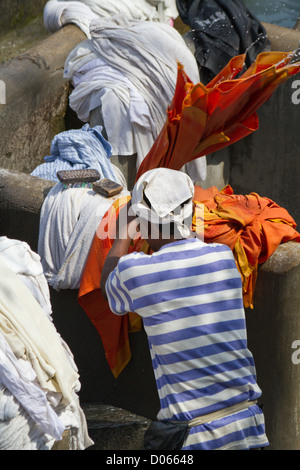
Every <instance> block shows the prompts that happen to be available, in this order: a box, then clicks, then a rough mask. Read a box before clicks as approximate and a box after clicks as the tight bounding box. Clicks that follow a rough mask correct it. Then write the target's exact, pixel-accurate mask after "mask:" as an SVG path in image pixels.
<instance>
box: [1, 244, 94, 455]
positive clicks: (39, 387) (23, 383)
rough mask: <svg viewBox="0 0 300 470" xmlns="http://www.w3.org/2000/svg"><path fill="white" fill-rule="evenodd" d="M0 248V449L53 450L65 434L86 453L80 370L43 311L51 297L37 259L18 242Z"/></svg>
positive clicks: (49, 317) (87, 439)
mask: <svg viewBox="0 0 300 470" xmlns="http://www.w3.org/2000/svg"><path fill="white" fill-rule="evenodd" d="M0 246H1V252H0V269H1V279H0V290H1V302H0V356H1V361H0V362H1V366H0V368H1V374H0V449H1V450H6V449H14V450H50V449H51V448H52V446H53V444H54V443H55V442H56V441H58V440H60V439H61V438H62V435H63V433H64V431H65V430H67V429H69V430H71V429H72V432H71V434H72V437H71V440H70V442H71V444H70V445H71V446H72V448H73V449H74V450H75V449H77V450H79V449H85V448H86V447H89V446H90V445H92V441H91V440H90V438H89V437H88V433H87V425H86V420H85V417H84V414H83V411H82V409H81V407H80V403H79V398H78V392H79V390H80V388H81V384H80V381H79V375H78V370H77V367H76V364H75V362H74V359H73V356H72V353H71V351H70V349H69V348H68V346H67V344H66V343H65V342H64V340H63V339H62V338H61V337H60V335H59V334H58V333H57V331H56V329H55V326H54V324H53V321H52V318H51V314H49V311H47V309H46V310H44V308H43V307H44V306H45V302H44V299H45V298H46V299H48V298H49V297H50V296H49V288H48V286H47V283H46V280H45V279H44V282H41V277H42V275H41V269H42V267H41V263H40V260H39V257H38V255H37V254H36V253H34V252H31V250H30V248H29V247H28V245H27V244H25V243H24V242H20V241H18V240H11V239H8V238H7V237H0ZM27 261H29V265H28V266H27ZM26 273H27V274H28V279H26V275H27V274H26ZM36 280H38V283H36ZM37 285H39V286H42V287H43V290H44V293H43V294H44V295H43V296H40V295H36V294H37V292H38V294H39V293H40V292H39V291H37V289H36V286H37ZM46 289H48V293H47V292H46ZM39 301H41V303H39ZM50 309H51V306H50Z"/></svg>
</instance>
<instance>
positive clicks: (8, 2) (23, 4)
mask: <svg viewBox="0 0 300 470" xmlns="http://www.w3.org/2000/svg"><path fill="white" fill-rule="evenodd" d="M46 3H47V0H0V10H1V16H0V34H4V33H5V32H7V31H10V30H12V29H13V28H15V27H16V26H19V25H24V24H26V23H27V22H28V21H30V20H32V18H35V17H37V16H40V15H41V13H42V12H43V9H44V6H45V5H46Z"/></svg>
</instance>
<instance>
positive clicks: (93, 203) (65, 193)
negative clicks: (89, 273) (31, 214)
mask: <svg viewBox="0 0 300 470" xmlns="http://www.w3.org/2000/svg"><path fill="white" fill-rule="evenodd" d="M124 194H129V192H128V191H127V190H123V191H122V193H120V195H124ZM120 195H118V196H115V197H112V198H105V197H103V196H101V195H100V194H96V193H95V192H94V191H93V190H92V189H88V188H69V189H64V186H63V184H61V183H58V184H57V185H55V186H54V187H53V188H52V189H51V191H50V192H49V193H48V195H47V197H46V199H45V201H44V203H43V206H42V209H41V215H40V230H39V241H38V253H39V255H40V257H41V262H42V265H43V270H44V274H45V277H46V279H47V281H48V283H49V284H50V286H52V287H53V288H54V289H56V290H60V289H78V288H79V286H80V281H81V276H82V273H83V270H84V267H85V263H86V260H87V256H88V254H89V250H90V247H91V244H92V241H93V238H94V236H95V233H96V230H97V227H98V225H99V223H100V221H101V220H102V217H103V216H104V215H105V213H106V212H107V210H108V208H109V207H110V206H111V205H112V204H113V202H114V201H115V199H116V198H118V197H119V196H120Z"/></svg>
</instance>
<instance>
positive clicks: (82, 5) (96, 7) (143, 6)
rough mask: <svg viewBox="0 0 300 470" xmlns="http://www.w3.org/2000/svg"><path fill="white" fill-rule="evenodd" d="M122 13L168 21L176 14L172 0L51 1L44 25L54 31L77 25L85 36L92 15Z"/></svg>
mask: <svg viewBox="0 0 300 470" xmlns="http://www.w3.org/2000/svg"><path fill="white" fill-rule="evenodd" d="M115 14H121V15H122V16H126V17H128V18H133V19H135V20H146V21H163V22H166V23H169V24H171V23H172V20H173V19H174V18H176V17H177V16H178V11H177V8H176V2H175V0H162V1H157V0H149V1H146V0H102V1H101V0H82V1H62V0H50V1H48V2H47V3H46V6H45V8H44V24H45V27H46V28H47V29H48V30H49V31H50V32H54V31H57V30H58V29H60V28H62V27H63V26H64V25H66V24H69V23H73V24H76V25H77V26H78V27H79V28H80V29H81V30H82V31H83V32H84V33H85V34H86V36H87V37H90V31H89V26H90V23H91V21H92V20H93V19H94V18H99V17H100V18H101V17H111V16H113V15H115Z"/></svg>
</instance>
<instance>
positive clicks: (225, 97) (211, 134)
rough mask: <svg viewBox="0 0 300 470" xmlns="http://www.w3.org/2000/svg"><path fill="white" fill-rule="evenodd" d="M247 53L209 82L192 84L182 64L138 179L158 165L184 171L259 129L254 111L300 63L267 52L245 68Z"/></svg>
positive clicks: (285, 55) (292, 73)
mask: <svg viewBox="0 0 300 470" xmlns="http://www.w3.org/2000/svg"><path fill="white" fill-rule="evenodd" d="M244 60H245V55H240V56H237V57H234V58H233V59H232V60H231V61H230V62H229V63H228V65H227V66H226V67H225V68H224V69H223V70H222V71H221V72H220V74H219V75H218V76H217V77H215V78H214V79H213V80H212V81H211V82H210V83H209V84H208V85H206V86H204V85H203V84H202V83H198V84H196V85H194V84H193V83H192V82H191V80H190V79H189V77H188V76H187V75H186V73H185V72H184V69H183V67H182V66H181V65H180V64H178V78H177V84H176V88H175V94H174V98H173V101H172V104H171V106H170V108H169V109H168V111H167V119H166V122H165V125H164V127H163V129H162V130H161V132H160V134H159V136H158V138H157V139H156V141H155V143H154V145H153V146H152V148H151V149H150V151H149V153H148V154H147V155H146V157H145V158H144V160H143V162H142V163H141V165H140V167H139V170H138V172H137V179H138V178H139V177H140V176H141V175H142V174H143V173H145V172H146V171H148V170H152V169H154V168H158V167H167V168H171V169H173V170H180V169H181V168H182V167H183V165H184V164H186V163H187V162H189V161H191V160H194V159H196V158H198V157H201V156H203V155H207V154H209V153H212V152H215V151H217V150H219V149H221V148H223V147H226V146H227V145H231V144H233V143H234V142H237V141H238V140H240V139H242V138H244V137H246V136H247V135H249V134H251V133H252V132H254V131H256V130H257V129H258V125H259V122H258V116H257V114H256V111H257V110H258V109H259V107H260V106H261V105H262V104H263V103H264V102H265V101H267V100H268V99H269V98H270V97H271V95H272V94H273V93H274V91H275V90H276V88H277V87H278V86H279V85H280V84H281V83H283V82H285V81H286V80H287V79H288V78H289V77H290V76H292V75H294V74H296V73H298V72H299V71H300V63H299V62H297V63H295V64H290V60H291V54H290V53H286V52H264V53H262V54H259V55H258V56H257V58H256V61H255V62H254V63H253V64H252V66H251V67H250V68H249V69H248V70H247V71H246V72H245V73H243V74H242V75H241V76H240V77H239V78H236V77H237V76H238V74H239V73H240V72H241V71H242V69H243V65H244Z"/></svg>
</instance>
